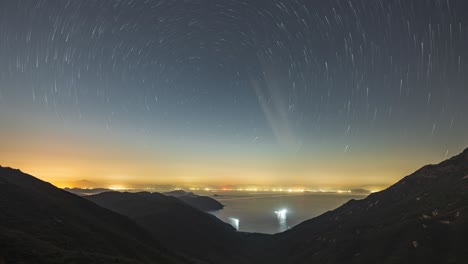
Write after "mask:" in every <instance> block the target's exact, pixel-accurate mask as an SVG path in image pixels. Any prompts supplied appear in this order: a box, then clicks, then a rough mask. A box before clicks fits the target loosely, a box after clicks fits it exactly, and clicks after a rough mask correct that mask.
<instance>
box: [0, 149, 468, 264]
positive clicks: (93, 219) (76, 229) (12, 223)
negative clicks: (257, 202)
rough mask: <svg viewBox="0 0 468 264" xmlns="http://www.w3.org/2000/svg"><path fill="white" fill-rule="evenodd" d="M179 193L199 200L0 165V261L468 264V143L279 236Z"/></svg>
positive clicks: (179, 193) (176, 194)
mask: <svg viewBox="0 0 468 264" xmlns="http://www.w3.org/2000/svg"><path fill="white" fill-rule="evenodd" d="M171 195H172V196H176V197H170V196H171ZM180 197H189V198H194V197H193V196H192V194H190V193H181V192H178V193H169V194H168V193H166V195H163V194H158V193H147V192H141V193H118V192H104V193H100V194H96V195H92V196H87V197H79V196H76V195H73V194H71V193H68V192H65V191H63V190H60V189H58V188H56V187H54V186H52V185H50V184H48V183H46V182H43V181H40V180H38V179H36V178H34V177H33V176H30V175H27V174H24V173H22V172H20V171H18V170H14V169H10V168H1V167H0V212H1V213H0V263H229V264H230V263H270V264H275V263H278V264H279V263H292V264H296V263H297V264H302V263H467V261H468V247H467V245H468V150H465V151H464V152H463V153H461V154H460V155H458V156H455V157H453V158H451V159H449V160H446V161H444V162H442V163H440V164H438V165H428V166H425V167H423V168H421V169H420V170H418V171H416V172H415V173H413V174H411V175H409V176H407V177H405V178H403V179H402V180H400V181H399V182H398V183H396V184H395V185H393V186H391V187H389V188H388V189H386V190H384V191H381V192H378V193H373V194H370V195H369V196H368V197H367V198H365V199H363V200H351V201H349V202H347V203H346V204H344V205H343V206H341V207H339V208H337V209H335V210H333V211H329V212H327V213H324V214H322V215H320V216H318V217H315V218H313V219H310V220H307V221H305V222H303V223H301V224H299V225H297V226H295V227H293V228H291V229H289V230H288V231H286V232H283V233H280V234H276V235H261V234H248V233H241V232H236V231H235V230H234V229H233V228H232V227H231V226H229V225H227V224H225V223H223V222H221V221H220V220H218V219H217V218H215V217H214V216H211V215H209V214H207V213H205V212H203V211H202V210H203V208H198V209H197V207H196V206H192V205H190V204H189V203H187V202H185V201H183V199H180ZM200 209H202V210H200Z"/></svg>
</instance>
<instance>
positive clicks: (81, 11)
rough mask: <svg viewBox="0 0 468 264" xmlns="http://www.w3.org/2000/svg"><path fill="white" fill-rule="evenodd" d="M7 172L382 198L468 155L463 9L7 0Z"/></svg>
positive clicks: (296, 1) (434, 3)
mask: <svg viewBox="0 0 468 264" xmlns="http://www.w3.org/2000/svg"><path fill="white" fill-rule="evenodd" d="M0 12H1V15H0V110H1V112H0V122H1V124H2V129H1V131H0V144H1V146H2V147H1V150H0V154H1V155H0V162H1V164H2V165H9V166H18V167H21V168H25V169H28V170H29V171H31V172H36V174H38V175H40V176H42V177H43V178H45V179H48V180H51V181H52V182H66V181H71V180H75V179H82V178H86V179H91V180H92V179H93V178H94V179H95V180H97V181H102V182H123V183H127V184H143V183H157V182H164V183H171V182H173V183H187V184H191V183H203V182H206V183H217V184H240V183H245V184H270V183H271V184H304V185H306V184H308V185H329V186H332V185H353V186H354V185H356V186H357V185H359V186H363V185H369V184H370V185H372V184H376V185H378V184H381V185H386V184H389V183H392V182H393V181H394V180H395V179H397V178H398V177H401V176H402V175H404V174H403V173H406V172H411V170H413V169H416V168H417V166H418V165H421V164H425V163H427V162H431V161H437V160H440V159H441V158H444V157H448V156H450V155H452V154H455V153H457V152H458V151H460V150H461V149H463V148H464V147H466V146H467V145H468V138H467V136H466V135H468V133H467V132H468V122H466V116H467V114H468V88H467V83H468V82H467V75H468V65H467V63H468V49H467V48H466V47H468V24H467V22H468V15H467V14H468V3H467V2H466V1H463V0H458V1H457V0H443V1H442V0H440V1H439V0H427V1H416V0H414V1H403V0H401V1H399V0H393V1H392V0H387V1H385V0H372V1H364V0H361V1H357V0H347V1H345V0H331V1H321V0H320V1H318V0H312V1H311V0H307V1H306V0H290V1H279V0H270V1H244V0H239V1H227V0H217V1H210V0H199V1H195V0H193V1H192V0H185V1H163V0H160V1H157V0H146V1H143V0H141V1H135V0H109V1H94V0H82V1H75V0H74V1H71V0H70V1H53V0H42V1H32V0H31V1H28V0H18V1H2V2H1V3H0Z"/></svg>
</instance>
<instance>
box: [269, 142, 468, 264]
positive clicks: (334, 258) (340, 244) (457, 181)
mask: <svg viewBox="0 0 468 264" xmlns="http://www.w3.org/2000/svg"><path fill="white" fill-rule="evenodd" d="M467 245H468V150H465V151H464V152H463V153H462V154H460V155H458V156H456V157H453V158H451V159H449V160H447V161H444V162H442V163H440V164H438V165H428V166H425V167H423V168H421V169H420V170H418V171H416V172H415V173H413V174H411V175H410V176H407V177H405V178H403V179H402V180H401V181H399V182H398V183H396V184H395V185H393V186H391V187H390V188H388V189H386V190H384V191H381V192H379V193H374V194H371V195H369V196H368V197H367V198H366V199H364V200H359V201H354V200H351V201H349V202H348V203H346V204H345V205H343V206H341V207H340V208H338V209H336V210H333V211H331V212H327V213H325V214H323V215H321V216H319V217H316V218H314V219H311V220H308V221H305V222H303V223H301V224H299V225H298V226H296V227H294V228H292V229H291V230H289V231H287V232H285V233H282V234H278V235H276V236H274V241H273V242H272V244H270V246H271V247H273V248H276V250H274V251H273V252H277V254H270V256H269V257H270V259H269V260H271V262H275V263H468V246H467ZM267 259H268V258H267Z"/></svg>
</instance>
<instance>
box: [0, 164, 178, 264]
mask: <svg viewBox="0 0 468 264" xmlns="http://www.w3.org/2000/svg"><path fill="white" fill-rule="evenodd" d="M0 212H1V213H0V263H181V260H180V258H179V257H177V256H175V255H174V254H172V253H170V252H169V251H168V250H166V249H164V248H163V247H162V246H161V245H160V244H159V243H158V242H156V240H155V239H154V238H153V237H152V236H150V235H149V234H148V232H147V231H145V230H144V229H142V228H140V227H139V226H137V225H136V224H135V223H134V222H132V221H131V220H130V219H128V218H127V217H124V216H121V215H119V214H117V213H114V212H112V211H109V210H107V209H104V208H102V207H99V206H97V205H96V204H94V203H92V202H90V201H87V200H85V199H83V198H80V197H78V196H76V195H73V194H70V193H68V192H65V191H63V190H60V189H58V188H56V187H54V186H53V185H51V184H49V183H46V182H43V181H41V180H38V179H36V178H34V177H32V176H30V175H27V174H24V173H22V172H21V171H19V170H14V169H10V168H3V167H0ZM183 262H187V261H186V260H184V261H183Z"/></svg>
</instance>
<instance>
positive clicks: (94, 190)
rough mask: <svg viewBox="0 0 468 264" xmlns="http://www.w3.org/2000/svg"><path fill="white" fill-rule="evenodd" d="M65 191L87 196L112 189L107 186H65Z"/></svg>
mask: <svg viewBox="0 0 468 264" xmlns="http://www.w3.org/2000/svg"><path fill="white" fill-rule="evenodd" d="M63 189H64V190H65V191H67V192H70V193H73V194H76V195H79V196H86V195H93V194H98V193H103V192H111V191H112V190H111V189H107V188H90V189H88V188H68V187H65V188H63Z"/></svg>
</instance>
